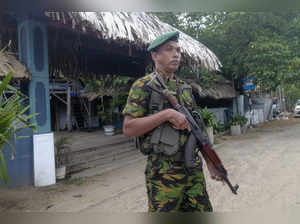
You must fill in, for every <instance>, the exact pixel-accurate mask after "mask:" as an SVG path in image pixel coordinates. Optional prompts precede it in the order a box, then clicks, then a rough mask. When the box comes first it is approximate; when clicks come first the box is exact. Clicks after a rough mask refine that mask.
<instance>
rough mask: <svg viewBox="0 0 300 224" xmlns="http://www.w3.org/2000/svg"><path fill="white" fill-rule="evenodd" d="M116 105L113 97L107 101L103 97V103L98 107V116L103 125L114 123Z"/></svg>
mask: <svg viewBox="0 0 300 224" xmlns="http://www.w3.org/2000/svg"><path fill="white" fill-rule="evenodd" d="M114 107H115V104H114V100H113V98H111V99H109V100H107V101H106V102H104V100H103V99H102V103H101V104H100V105H99V106H98V107H97V109H98V116H99V118H100V119H101V122H102V124H103V125H111V124H112V123H113V115H114Z"/></svg>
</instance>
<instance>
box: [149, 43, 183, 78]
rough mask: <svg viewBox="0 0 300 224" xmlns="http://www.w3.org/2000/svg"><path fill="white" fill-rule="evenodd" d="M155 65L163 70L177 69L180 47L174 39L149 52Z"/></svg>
mask: <svg viewBox="0 0 300 224" xmlns="http://www.w3.org/2000/svg"><path fill="white" fill-rule="evenodd" d="M151 55H152V59H153V61H154V63H155V67H156V69H158V70H162V71H165V72H172V73H173V72H175V71H177V69H178V67H179V64H180V58H181V53H180V47H179V44H178V43H177V42H175V41H168V42H167V43H165V44H163V45H161V46H160V47H159V48H158V49H157V50H156V51H154V52H152V53H151Z"/></svg>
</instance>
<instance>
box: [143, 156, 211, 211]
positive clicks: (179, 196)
mask: <svg viewBox="0 0 300 224" xmlns="http://www.w3.org/2000/svg"><path fill="white" fill-rule="evenodd" d="M199 163H200V161H199ZM145 177H146V187H147V194H148V207H149V212H207V211H212V210H213V209H212V205H211V203H210V200H209V197H208V194H207V192H206V184H205V179H204V174H203V171H202V165H199V166H198V168H195V169H194V170H193V171H189V172H187V170H186V169H185V168H184V163H183V162H174V161H172V160H165V159H160V158H159V157H158V156H156V155H150V156H149V157H148V162H147V165H146V170H145Z"/></svg>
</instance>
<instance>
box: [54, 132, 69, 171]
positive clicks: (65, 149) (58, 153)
mask: <svg viewBox="0 0 300 224" xmlns="http://www.w3.org/2000/svg"><path fill="white" fill-rule="evenodd" d="M54 148H55V166H56V167H57V168H58V167H60V166H62V165H65V164H66V163H67V162H68V158H69V155H70V150H71V138H70V137H69V136H61V137H59V138H58V139H56V140H55V142H54Z"/></svg>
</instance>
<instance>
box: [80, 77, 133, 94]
mask: <svg viewBox="0 0 300 224" xmlns="http://www.w3.org/2000/svg"><path fill="white" fill-rule="evenodd" d="M132 80H133V78H132V77H127V76H117V75H101V76H97V77H94V78H88V79H84V80H83V82H84V83H85V92H87V93H89V92H92V93H95V94H97V95H98V96H99V97H102V96H115V95H119V94H120V93H121V92H127V91H128V89H129V86H128V84H129V83H130V81H132Z"/></svg>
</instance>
